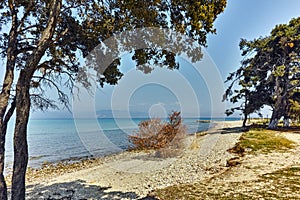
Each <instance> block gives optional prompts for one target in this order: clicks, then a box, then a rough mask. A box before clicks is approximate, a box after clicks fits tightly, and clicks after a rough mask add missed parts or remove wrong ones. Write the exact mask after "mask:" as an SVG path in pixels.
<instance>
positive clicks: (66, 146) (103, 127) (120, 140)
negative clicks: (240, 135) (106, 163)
mask: <svg viewBox="0 0 300 200" xmlns="http://www.w3.org/2000/svg"><path fill="white" fill-rule="evenodd" d="M142 120H145V119H144V118H136V119H98V120H97V121H96V122H95V121H93V120H87V119H85V120H76V121H74V120H73V119H39V120H37V119H35V120H31V121H30V122H29V126H28V146H29V155H30V156H29V166H30V167H39V166H41V164H42V163H44V162H58V161H62V160H76V159H79V158H82V157H89V156H92V155H96V156H102V155H108V154H111V153H115V152H116V151H122V150H126V149H127V147H128V145H129V143H128V141H127V137H128V135H129V134H132V133H133V132H134V131H135V130H137V128H138V123H139V122H140V121H142ZM197 120H198V119H194V118H193V119H192V118H189V119H184V124H185V125H186V126H187V128H188V132H189V133H194V132H198V131H203V130H206V129H208V128H209V126H210V125H211V124H210V123H201V122H197ZM202 120H205V119H202ZM12 130H13V129H12V126H9V129H8V136H7V143H6V167H10V166H11V165H12V158H13V151H12ZM100 133H103V134H104V137H105V138H106V139H107V141H109V144H107V142H104V143H103V144H100V143H99V142H98V140H100V139H99V138H100V135H99V134H100ZM86 138H88V139H89V140H90V141H92V142H93V141H94V142H95V143H97V144H96V145H95V146H93V147H92V148H90V146H89V145H90V144H91V143H88V142H86V141H85V139H86ZM106 139H105V141H106Z"/></svg>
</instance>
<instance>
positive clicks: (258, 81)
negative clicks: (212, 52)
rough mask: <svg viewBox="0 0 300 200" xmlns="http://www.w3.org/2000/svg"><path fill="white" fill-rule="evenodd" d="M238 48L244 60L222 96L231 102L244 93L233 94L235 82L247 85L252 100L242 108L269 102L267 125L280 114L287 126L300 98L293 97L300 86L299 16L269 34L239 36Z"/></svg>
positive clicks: (272, 122)
mask: <svg viewBox="0 0 300 200" xmlns="http://www.w3.org/2000/svg"><path fill="white" fill-rule="evenodd" d="M240 49H241V51H242V56H244V59H243V60H242V62H241V66H240V68H239V69H238V70H237V71H235V72H233V73H231V74H230V76H228V79H227V81H231V84H230V86H229V87H228V89H227V90H226V93H225V98H230V99H231V101H232V102H233V99H241V97H242V96H245V95H246V91H245V90H243V91H242V90H240V91H236V92H235V93H237V94H238V95H236V96H237V97H236V98H235V96H233V94H234V93H233V91H232V89H233V88H234V84H235V83H236V82H238V84H239V85H241V86H242V87H247V88H249V91H247V94H249V95H250V96H249V98H251V97H253V99H254V101H252V102H248V103H247V106H246V107H245V108H244V109H248V110H251V111H250V112H247V114H250V113H252V112H254V111H257V110H260V109H261V108H262V107H263V106H264V105H268V106H270V107H271V108H272V109H273V112H272V117H271V121H270V124H269V127H270V128H275V127H277V124H278V121H279V120H280V118H281V117H284V119H285V123H286V125H288V119H289V118H290V117H291V116H292V115H291V112H290V111H291V110H293V109H291V107H293V105H296V104H295V101H296V102H298V101H299V99H298V98H296V97H297V96H298V94H299V89H300V88H299V87H300V80H299V76H300V68H299V67H300V59H299V58H300V57H299V56H300V18H295V19H292V20H291V21H290V22H289V23H288V24H280V25H277V26H276V27H275V28H274V29H273V30H272V31H271V34H270V36H267V37H261V38H258V39H254V40H252V41H247V40H245V39H242V40H241V42H240ZM254 95H256V97H255V96H254ZM236 101H237V100H236ZM233 103H234V102H233ZM294 110H295V109H294Z"/></svg>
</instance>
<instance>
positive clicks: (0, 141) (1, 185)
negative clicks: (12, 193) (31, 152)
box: [0, 99, 16, 200]
mask: <svg viewBox="0 0 300 200" xmlns="http://www.w3.org/2000/svg"><path fill="white" fill-rule="evenodd" d="M15 106H16V105H15V99H14V100H13V102H12V103H11V107H10V109H9V110H8V112H7V114H6V116H5V118H4V120H1V121H0V171H1V173H0V189H1V190H0V199H1V200H6V199H7V185H6V182H5V179H4V167H5V162H4V160H5V137H6V132H7V124H8V122H9V120H10V118H11V116H12V115H13V113H14V110H15Z"/></svg>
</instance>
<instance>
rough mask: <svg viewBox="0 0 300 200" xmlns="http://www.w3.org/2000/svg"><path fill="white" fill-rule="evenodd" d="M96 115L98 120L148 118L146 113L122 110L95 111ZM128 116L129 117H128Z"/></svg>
mask: <svg viewBox="0 0 300 200" xmlns="http://www.w3.org/2000/svg"><path fill="white" fill-rule="evenodd" d="M96 115H97V117H98V118H128V117H129V118H147V117H149V115H148V113H146V112H138V111H130V112H129V114H128V111H122V110H114V111H112V110H98V111H96ZM128 115H129V116H128Z"/></svg>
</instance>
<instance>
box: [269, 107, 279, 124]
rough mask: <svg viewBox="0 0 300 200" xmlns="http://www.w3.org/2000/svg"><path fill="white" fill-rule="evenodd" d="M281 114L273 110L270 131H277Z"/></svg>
mask: <svg viewBox="0 0 300 200" xmlns="http://www.w3.org/2000/svg"><path fill="white" fill-rule="evenodd" d="M280 118H281V116H280V112H279V111H278V110H273V113H272V117H271V119H270V123H269V126H268V128H269V129H276V128H277V126H278V122H279V120H280Z"/></svg>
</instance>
